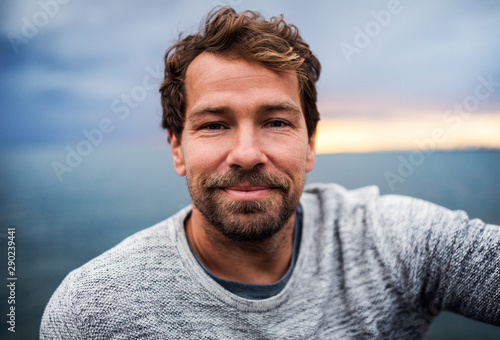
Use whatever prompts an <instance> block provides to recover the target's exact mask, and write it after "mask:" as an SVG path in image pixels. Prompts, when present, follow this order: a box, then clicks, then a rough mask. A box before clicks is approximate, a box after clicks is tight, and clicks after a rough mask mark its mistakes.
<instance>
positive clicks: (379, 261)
mask: <svg viewBox="0 0 500 340" xmlns="http://www.w3.org/2000/svg"><path fill="white" fill-rule="evenodd" d="M301 205H302V208H303V218H304V219H303V231H302V239H301V244H300V251H299V255H298V259H297V263H296V265H295V268H294V270H293V273H292V276H291V277H290V279H289V281H288V283H287V285H286V286H285V288H283V290H282V291H281V292H280V293H279V294H278V295H275V296H273V297H271V298H268V299H263V300H249V299H245V298H241V297H238V296H237V295H234V294H232V293H230V292H228V291H227V290H225V289H224V288H222V287H221V286H220V285H219V284H217V283H216V282H215V281H214V280H213V279H212V278H210V277H209V275H208V274H207V273H206V272H205V271H204V270H203V269H202V268H201V267H200V265H199V264H198V263H197V261H196V259H195V258H194V256H193V254H192V253H191V251H190V250H189V246H188V243H187V240H186V235H185V233H184V228H183V220H184V218H185V216H186V214H187V213H188V212H189V211H190V207H188V208H186V209H184V210H182V211H180V212H179V213H177V214H176V215H174V216H173V217H171V218H169V219H167V220H165V221H163V222H161V223H159V224H157V225H155V226H153V227H150V228H148V229H145V230H143V231H140V232H138V233H136V234H134V235H132V236H131V237H129V238H127V239H125V240H124V241H123V242H121V243H120V244H119V245H117V246H116V247H114V248H112V249H111V250H109V251H107V252H105V253H104V254H102V255H100V256H99V257H97V258H95V259H93V260H92V261H90V262H88V263H87V264H85V265H84V266H82V267H80V268H78V269H76V270H74V271H72V272H71V273H70V274H69V275H68V276H67V277H66V279H65V280H64V281H63V282H62V284H61V285H60V286H59V288H58V289H57V290H56V292H55V293H54V295H53V296H52V298H51V299H50V302H49V303H48V305H47V307H46V309H45V313H44V315H43V319H42V324H41V328H40V338H41V339H133V338H147V339H167V338H168V339H185V338H192V339H420V338H421V337H422V335H423V334H424V333H425V331H426V330H427V328H428V326H429V324H430V322H431V321H432V319H433V318H434V317H436V316H437V314H438V313H439V312H440V311H442V310H444V309H447V310H450V311H453V312H457V313H460V314H463V315H465V316H467V317H470V318H473V319H476V320H481V321H484V322H488V323H492V324H495V325H500V268H499V264H500V227H499V226H495V225H488V224H484V223H483V222H481V221H480V220H477V219H474V220H469V219H468V217H467V215H466V214H465V213H464V212H461V211H455V212H452V211H449V210H447V209H445V208H442V207H439V206H436V205H434V204H431V203H428V202H425V201H421V200H418V199H413V198H409V197H402V196H379V194H378V190H377V188H376V187H367V188H362V189H358V190H353V191H347V190H345V189H344V188H342V187H340V186H337V185H333V184H329V185H325V184H316V185H310V186H308V187H306V190H305V192H304V194H303V195H302V198H301Z"/></svg>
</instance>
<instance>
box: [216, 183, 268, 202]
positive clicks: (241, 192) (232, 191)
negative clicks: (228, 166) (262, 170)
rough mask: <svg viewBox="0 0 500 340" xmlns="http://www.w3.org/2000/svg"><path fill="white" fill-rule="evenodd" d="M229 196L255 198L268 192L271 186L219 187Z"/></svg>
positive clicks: (243, 198)
mask: <svg viewBox="0 0 500 340" xmlns="http://www.w3.org/2000/svg"><path fill="white" fill-rule="evenodd" d="M221 189H222V190H223V191H224V192H226V193H227V194H228V195H229V196H231V197H232V198H233V199H236V200H255V199H259V198H262V197H264V196H265V195H267V194H269V193H270V192H271V190H272V189H273V188H270V187H266V186H250V185H242V186H230V187H224V188H221Z"/></svg>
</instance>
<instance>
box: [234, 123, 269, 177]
mask: <svg viewBox="0 0 500 340" xmlns="http://www.w3.org/2000/svg"><path fill="white" fill-rule="evenodd" d="M262 144H263V141H262V140H261V139H260V138H259V133H258V128H256V127H254V126H247V127H240V128H238V129H237V130H236V131H235V132H234V134H233V136H232V149H231V151H230V152H229V154H228V155H227V158H226V163H227V165H228V166H229V167H231V168H239V169H241V170H251V169H253V168H255V167H259V166H263V165H264V164H265V163H266V161H267V157H266V155H265V153H264V152H263V150H262V147H261V146H262Z"/></svg>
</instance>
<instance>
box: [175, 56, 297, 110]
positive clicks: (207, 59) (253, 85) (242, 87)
mask: <svg viewBox="0 0 500 340" xmlns="http://www.w3.org/2000/svg"><path fill="white" fill-rule="evenodd" d="M185 86H186V95H187V101H186V102H187V106H188V112H189V107H190V106H192V105H194V104H196V102H198V101H200V100H201V101H203V100H204V99H205V100H214V99H216V98H219V97H223V96H224V95H225V96H226V97H227V98H237V97H238V96H242V97H243V96H244V97H245V98H247V99H248V97H249V96H250V97H252V100H254V101H255V100H257V101H258V100H274V101H276V100H278V101H279V100H288V101H293V102H295V103H296V104H297V105H298V106H299V107H300V94H299V84H298V79H297V75H296V73H295V72H293V71H286V72H279V73H278V72H275V71H272V70H269V69H267V68H265V67H263V66H261V65H259V64H257V63H250V62H248V61H246V60H243V59H241V58H235V57H225V56H218V55H215V54H213V53H208V52H203V53H201V54H200V55H199V56H197V57H196V58H195V59H194V60H193V61H192V62H191V64H190V65H189V66H188V69H187V72H186V80H185Z"/></svg>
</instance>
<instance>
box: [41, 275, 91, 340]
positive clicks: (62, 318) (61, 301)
mask: <svg viewBox="0 0 500 340" xmlns="http://www.w3.org/2000/svg"><path fill="white" fill-rule="evenodd" d="M74 274H75V273H74V272H73V273H70V274H69V275H68V276H67V277H66V278H65V279H64V281H63V282H62V283H61V285H60V286H59V288H57V290H56V291H55V292H54V294H53V295H52V297H51V298H50V301H49V303H48V304H47V306H46V307H45V311H44V313H43V317H42V322H41V325H40V339H85V338H86V337H85V336H83V334H82V332H81V330H80V329H79V326H78V325H79V322H78V318H77V316H76V315H75V314H74V312H75V311H74V303H73V294H72V289H71V287H72V285H73V277H74V276H75V275H74Z"/></svg>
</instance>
